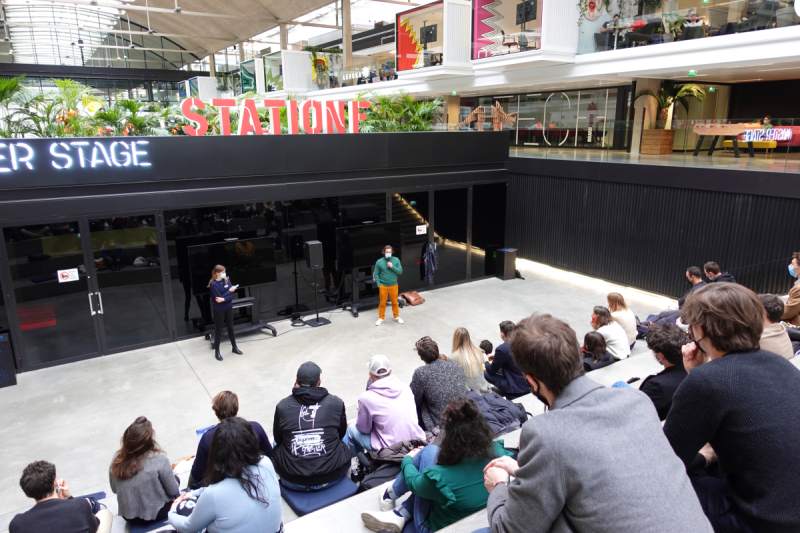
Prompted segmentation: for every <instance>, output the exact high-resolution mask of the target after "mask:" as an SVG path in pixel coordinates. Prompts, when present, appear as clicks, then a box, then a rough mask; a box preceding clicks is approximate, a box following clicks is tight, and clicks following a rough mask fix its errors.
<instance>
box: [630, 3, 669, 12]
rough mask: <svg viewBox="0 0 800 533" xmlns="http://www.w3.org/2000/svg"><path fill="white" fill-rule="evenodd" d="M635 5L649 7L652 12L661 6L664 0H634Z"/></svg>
mask: <svg viewBox="0 0 800 533" xmlns="http://www.w3.org/2000/svg"><path fill="white" fill-rule="evenodd" d="M635 1H636V5H637V6H641V7H642V8H643V9H647V8H649V9H651V10H652V12H654V11H657V10H659V9H661V6H663V5H664V0H635Z"/></svg>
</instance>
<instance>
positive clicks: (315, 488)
mask: <svg viewBox="0 0 800 533" xmlns="http://www.w3.org/2000/svg"><path fill="white" fill-rule="evenodd" d="M345 477H347V476H345ZM343 479H344V478H343V477H340V478H339V479H336V480H333V481H331V482H330V483H323V484H322V485H298V484H297V483H291V482H289V481H286V480H285V479H282V480H281V485H283V486H284V487H286V488H287V489H289V490H294V491H297V492H319V491H321V490H325V489H329V488H331V487H333V486H334V485H336V484H337V483H339V482H340V481H341V480H343Z"/></svg>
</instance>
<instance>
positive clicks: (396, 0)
mask: <svg viewBox="0 0 800 533" xmlns="http://www.w3.org/2000/svg"><path fill="white" fill-rule="evenodd" d="M372 1H373V2H383V3H384V4H397V5H401V6H409V7H416V6H421V5H422V4H415V3H414V2H403V1H402V0H372Z"/></svg>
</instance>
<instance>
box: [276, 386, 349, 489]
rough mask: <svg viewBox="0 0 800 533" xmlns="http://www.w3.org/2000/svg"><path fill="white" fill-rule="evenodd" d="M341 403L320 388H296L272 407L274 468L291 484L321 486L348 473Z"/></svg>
mask: <svg viewBox="0 0 800 533" xmlns="http://www.w3.org/2000/svg"><path fill="white" fill-rule="evenodd" d="M346 431H347V415H345V410H344V402H343V401H342V400H341V399H340V398H339V397H337V396H333V395H332V394H328V390H327V389H325V388H323V387H295V388H293V389H292V395H291V396H289V397H287V398H284V399H283V400H281V401H280V403H278V405H277V406H276V407H275V422H274V425H273V429H272V435H273V437H274V438H275V449H274V450H273V452H272V453H273V463H274V464H275V471H276V472H277V473H278V475H279V476H280V477H281V479H285V480H286V481H288V482H290V483H296V484H298V485H322V484H323V483H330V482H331V481H335V480H337V479H339V478H341V477H342V476H345V475H346V474H347V470H348V469H349V468H350V451H349V450H348V449H347V446H345V445H344V443H342V438H343V437H344V435H345V432H346Z"/></svg>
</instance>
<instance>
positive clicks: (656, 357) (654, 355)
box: [650, 352, 664, 365]
mask: <svg viewBox="0 0 800 533" xmlns="http://www.w3.org/2000/svg"><path fill="white" fill-rule="evenodd" d="M650 353H651V354H653V359H655V360H656V363H658V364H659V365H663V364H664V363H662V362H661V361H660V360H659V359H658V356H657V355H656V352H650Z"/></svg>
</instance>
